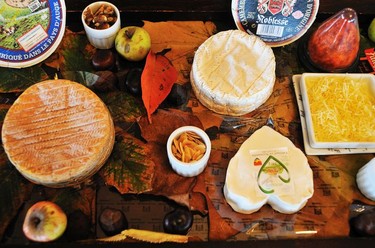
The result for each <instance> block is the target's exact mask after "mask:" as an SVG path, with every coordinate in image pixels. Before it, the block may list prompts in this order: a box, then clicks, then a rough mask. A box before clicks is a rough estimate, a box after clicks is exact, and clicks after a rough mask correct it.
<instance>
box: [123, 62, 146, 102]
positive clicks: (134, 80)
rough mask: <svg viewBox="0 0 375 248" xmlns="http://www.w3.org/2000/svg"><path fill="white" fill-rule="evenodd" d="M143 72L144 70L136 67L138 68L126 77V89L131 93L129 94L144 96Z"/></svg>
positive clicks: (130, 71)
mask: <svg viewBox="0 0 375 248" xmlns="http://www.w3.org/2000/svg"><path fill="white" fill-rule="evenodd" d="M142 71H143V70H142V69H141V68H137V67H136V68H132V69H130V70H129V72H128V74H127V75H126V79H125V87H126V89H127V90H128V91H129V93H130V94H132V95H134V96H140V95H142V87H141V76H142Z"/></svg>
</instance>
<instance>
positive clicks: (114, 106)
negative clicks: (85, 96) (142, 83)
mask: <svg viewBox="0 0 375 248" xmlns="http://www.w3.org/2000/svg"><path fill="white" fill-rule="evenodd" d="M99 97H100V98H101V99H102V100H103V102H104V103H105V104H106V105H107V107H108V109H109V111H110V112H111V116H112V119H113V121H114V122H135V121H136V120H137V119H138V118H139V117H140V116H142V115H143V114H144V113H145V110H144V108H143V107H142V104H141V102H140V100H138V99H137V98H135V97H133V96H131V95H130V94H128V93H126V92H122V91H113V92H109V93H103V94H99Z"/></svg>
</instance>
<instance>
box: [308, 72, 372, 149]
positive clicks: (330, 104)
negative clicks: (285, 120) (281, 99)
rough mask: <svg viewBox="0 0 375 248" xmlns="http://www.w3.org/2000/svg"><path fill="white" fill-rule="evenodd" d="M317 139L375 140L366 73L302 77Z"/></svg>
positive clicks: (329, 140) (318, 140)
mask: <svg viewBox="0 0 375 248" xmlns="http://www.w3.org/2000/svg"><path fill="white" fill-rule="evenodd" d="M305 85H306V92H307V96H308V102H309V108H310V115H311V120H312V127H313V129H314V136H315V140H316V141H317V142H375V96H374V90H373V89H372V88H371V87H372V86H371V81H370V80H369V79H368V78H367V77H366V78H365V77H363V78H351V77H349V76H345V74H343V75H340V76H321V77H306V78H305Z"/></svg>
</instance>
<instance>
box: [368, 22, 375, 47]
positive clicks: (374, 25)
mask: <svg viewBox="0 0 375 248" xmlns="http://www.w3.org/2000/svg"><path fill="white" fill-rule="evenodd" d="M368 37H369V39H370V40H371V41H372V42H375V18H374V19H372V22H371V23H370V26H369V27H368Z"/></svg>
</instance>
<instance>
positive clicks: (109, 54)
mask: <svg viewBox="0 0 375 248" xmlns="http://www.w3.org/2000/svg"><path fill="white" fill-rule="evenodd" d="M91 63H92V66H93V67H94V69H95V70H97V71H104V70H112V69H113V67H114V66H115V64H116V58H115V54H114V52H113V51H112V50H110V49H97V50H96V52H95V53H94V55H93V56H92V59H91Z"/></svg>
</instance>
